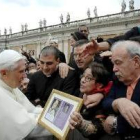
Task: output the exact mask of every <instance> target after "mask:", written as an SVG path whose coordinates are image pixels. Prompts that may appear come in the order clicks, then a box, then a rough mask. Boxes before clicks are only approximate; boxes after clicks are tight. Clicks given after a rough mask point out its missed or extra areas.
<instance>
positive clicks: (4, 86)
mask: <svg viewBox="0 0 140 140" xmlns="http://www.w3.org/2000/svg"><path fill="white" fill-rule="evenodd" d="M25 77H26V74H25V60H24V58H23V57H22V55H21V54H19V53H18V52H16V51H13V50H5V51H3V52H1V53H0V111H1V115H0V140H22V139H24V138H26V137H29V135H30V136H31V135H32V136H33V137H34V136H37V135H38V136H39V135H40V136H43V135H44V136H47V135H51V134H50V133H49V132H47V131H46V130H44V129H43V128H42V127H39V126H38V125H37V121H38V117H39V115H40V113H41V112H42V108H36V107H35V106H33V105H32V104H31V103H30V102H29V100H28V99H27V98H26V97H25V95H24V94H23V93H22V92H21V91H20V90H19V89H18V87H19V86H20V84H21V82H22V80H23V78H25Z"/></svg>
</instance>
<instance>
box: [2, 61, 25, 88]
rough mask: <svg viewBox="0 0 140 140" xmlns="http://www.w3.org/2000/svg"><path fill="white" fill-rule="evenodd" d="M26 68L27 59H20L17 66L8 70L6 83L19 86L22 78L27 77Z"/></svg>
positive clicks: (15, 86)
mask: <svg viewBox="0 0 140 140" xmlns="http://www.w3.org/2000/svg"><path fill="white" fill-rule="evenodd" d="M25 69H26V66H25V60H20V61H19V62H17V67H16V68H15V69H14V70H6V73H5V75H4V77H5V78H4V79H5V82H6V84H7V85H9V86H10V87H11V88H17V87H19V86H20V85H21V82H22V80H23V79H24V78H26V77H27V76H26V73H25Z"/></svg>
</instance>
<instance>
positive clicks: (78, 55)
mask: <svg viewBox="0 0 140 140" xmlns="http://www.w3.org/2000/svg"><path fill="white" fill-rule="evenodd" d="M82 56H83V53H79V54H76V53H75V54H73V57H74V58H77V57H82Z"/></svg>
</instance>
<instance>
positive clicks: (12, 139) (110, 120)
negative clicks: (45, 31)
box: [0, 25, 140, 140]
mask: <svg viewBox="0 0 140 140" xmlns="http://www.w3.org/2000/svg"><path fill="white" fill-rule="evenodd" d="M88 35H89V29H88V27H87V26H86V25H82V26H80V27H79V28H78V30H77V31H75V32H74V33H71V34H70V44H71V47H72V49H71V50H72V52H71V55H70V59H69V62H68V63H66V59H65V54H64V53H63V52H61V51H60V50H59V47H58V42H57V41H56V40H51V41H50V44H49V45H48V46H45V47H44V48H43V49H42V50H41V52H40V55H39V56H38V59H34V58H33V57H32V56H31V55H30V54H28V53H27V52H25V51H24V50H21V51H22V53H21V54H20V53H18V52H16V51H14V50H4V51H3V52H1V53H0V110H1V115H0V140H22V139H25V140H55V139H56V138H55V137H54V136H53V134H51V133H50V132H49V131H47V130H45V129H44V128H43V127H41V126H40V125H39V124H38V123H37V122H38V118H39V116H40V114H41V112H42V110H43V108H44V106H45V103H46V102H47V100H48V98H49V96H50V94H51V91H52V89H57V90H60V91H63V92H65V93H68V94H70V95H73V96H76V97H79V98H82V99H83V102H84V104H83V106H82V109H81V110H80V112H72V114H71V115H70V117H69V127H70V132H69V134H68V137H67V139H68V140H125V139H127V140H128V139H129V140H139V139H140V107H139V106H140V94H139V91H140V44H139V38H138V36H139V35H140V29H139V27H134V28H132V29H131V30H129V31H128V32H126V33H125V34H124V35H121V36H117V37H114V38H110V39H108V40H105V41H104V40H103V39H102V38H97V40H95V39H91V40H90V39H89V38H88ZM65 47H66V46H65ZM59 103H60V101H58V100H55V101H54V103H53V104H52V106H51V108H50V110H49V115H50V116H52V115H53V116H55V112H56V111H57V110H54V106H56V105H55V104H59ZM59 107H60V106H59ZM50 118H51V119H52V120H53V117H50Z"/></svg>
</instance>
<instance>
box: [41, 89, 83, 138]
mask: <svg viewBox="0 0 140 140" xmlns="http://www.w3.org/2000/svg"><path fill="white" fill-rule="evenodd" d="M82 105H83V99H81V98H78V97H75V96H72V95H70V94H67V93H65V92H61V91H59V90H56V89H53V90H52V92H51V95H50V96H49V99H48V100H47V102H46V104H45V107H44V109H43V111H42V113H41V115H40V117H39V120H38V123H39V124H40V125H42V126H43V127H45V128H46V129H47V130H48V131H50V132H51V133H52V134H53V135H54V136H56V137H57V138H58V139H59V140H65V139H66V137H67V134H68V132H69V129H70V128H69V118H70V115H71V114H72V112H73V111H79V110H80V109H81V107H82Z"/></svg>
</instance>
